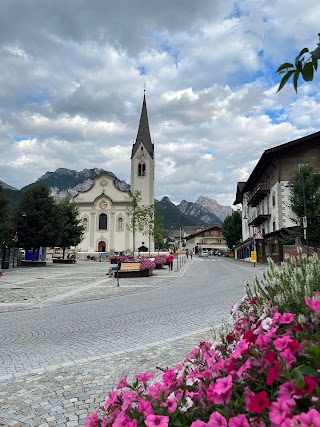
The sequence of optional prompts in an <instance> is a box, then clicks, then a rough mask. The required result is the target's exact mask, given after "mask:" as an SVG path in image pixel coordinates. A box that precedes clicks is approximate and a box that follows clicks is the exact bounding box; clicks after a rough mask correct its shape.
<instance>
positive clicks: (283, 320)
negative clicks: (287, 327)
mask: <svg viewBox="0 0 320 427" xmlns="http://www.w3.org/2000/svg"><path fill="white" fill-rule="evenodd" d="M295 316H296V315H295V314H292V313H283V315H282V316H281V317H280V319H279V323H280V325H284V324H290V323H292V322H293V321H294V318H295Z"/></svg>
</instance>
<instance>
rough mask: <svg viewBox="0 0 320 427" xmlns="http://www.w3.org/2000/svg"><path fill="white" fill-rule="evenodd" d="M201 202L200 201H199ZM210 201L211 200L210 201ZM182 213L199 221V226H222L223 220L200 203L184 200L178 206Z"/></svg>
mask: <svg viewBox="0 0 320 427" xmlns="http://www.w3.org/2000/svg"><path fill="white" fill-rule="evenodd" d="M198 200H199V199H198ZM208 200H210V199H208ZM177 207H178V209H180V211H181V212H182V213H184V214H185V215H187V216H191V217H193V218H197V219H198V223H197V225H200V224H202V223H204V224H208V225H209V224H210V225H221V223H222V220H221V218H219V217H218V216H217V215H216V214H215V213H214V212H212V211H211V210H209V209H207V208H205V207H204V206H202V205H201V204H199V203H197V202H196V203H192V202H187V201H186V200H182V202H181V203H180V204H179V205H178V206H177Z"/></svg>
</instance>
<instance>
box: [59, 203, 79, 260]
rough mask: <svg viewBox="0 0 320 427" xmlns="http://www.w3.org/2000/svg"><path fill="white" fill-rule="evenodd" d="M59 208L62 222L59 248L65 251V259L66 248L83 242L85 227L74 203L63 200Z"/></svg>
mask: <svg viewBox="0 0 320 427" xmlns="http://www.w3.org/2000/svg"><path fill="white" fill-rule="evenodd" d="M58 208H59V211H60V218H61V221H62V230H61V239H60V243H59V246H61V247H62V249H63V258H64V255H65V249H66V247H69V246H76V245H78V244H79V243H80V242H81V241H82V237H83V233H84V227H83V225H82V224H81V221H80V220H79V218H78V209H77V207H76V205H75V204H74V203H72V202H70V201H69V200H66V199H65V200H61V202H60V203H59V205H58Z"/></svg>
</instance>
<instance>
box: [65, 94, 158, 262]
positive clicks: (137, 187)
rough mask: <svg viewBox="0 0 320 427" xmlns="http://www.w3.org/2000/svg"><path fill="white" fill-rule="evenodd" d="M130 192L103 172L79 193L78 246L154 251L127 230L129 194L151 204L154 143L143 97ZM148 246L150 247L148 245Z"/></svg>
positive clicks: (94, 249)
mask: <svg viewBox="0 0 320 427" xmlns="http://www.w3.org/2000/svg"><path fill="white" fill-rule="evenodd" d="M130 191H131V193H130V192H129V191H126V190H125V191H124V190H122V189H121V187H120V186H119V185H118V181H117V180H116V179H115V178H114V177H112V176H110V175H108V174H102V175H99V176H97V177H96V178H95V179H94V182H93V185H92V187H91V188H90V189H89V190H87V191H81V192H79V193H78V194H77V195H76V196H75V197H74V198H73V201H74V203H75V204H76V206H77V208H78V211H79V217H80V220H81V222H82V224H83V226H84V229H85V231H84V238H83V241H82V242H81V243H80V244H79V245H78V250H79V251H82V252H107V253H110V254H113V253H115V252H123V253H132V251H133V248H135V250H138V249H140V250H143V249H144V250H150V251H154V242H153V238H151V239H149V236H146V235H143V234H142V233H141V232H135V242H134V243H133V232H132V230H129V229H128V226H129V227H130V223H131V217H130V210H131V209H130V208H131V201H132V198H131V197H130V194H135V193H136V192H137V191H139V193H140V197H141V202H140V204H141V205H144V206H153V205H154V144H153V143H152V141H151V136H150V129H149V122H148V114H147V105H146V97H145V95H144V97H143V104H142V110H141V116H140V123H139V127H138V133H137V138H136V141H135V143H134V144H133V147H132V154H131V185H130ZM149 246H150V247H149Z"/></svg>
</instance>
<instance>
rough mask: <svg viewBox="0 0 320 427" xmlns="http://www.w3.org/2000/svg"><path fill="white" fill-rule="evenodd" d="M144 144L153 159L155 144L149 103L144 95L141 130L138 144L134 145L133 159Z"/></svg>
mask: <svg viewBox="0 0 320 427" xmlns="http://www.w3.org/2000/svg"><path fill="white" fill-rule="evenodd" d="M141 142H142V143H143V145H144V146H145V148H146V150H147V151H148V153H149V154H150V156H151V158H152V159H153V156H154V144H153V143H152V141H151V135H150V129H149V121H148V112H147V103H146V94H144V95H143V103H142V109H141V116H140V122H139V128H138V133H137V138H136V142H135V143H134V144H133V147H132V153H131V158H132V157H133V156H134V154H135V153H136V151H137V150H138V147H139V145H140V143H141Z"/></svg>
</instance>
